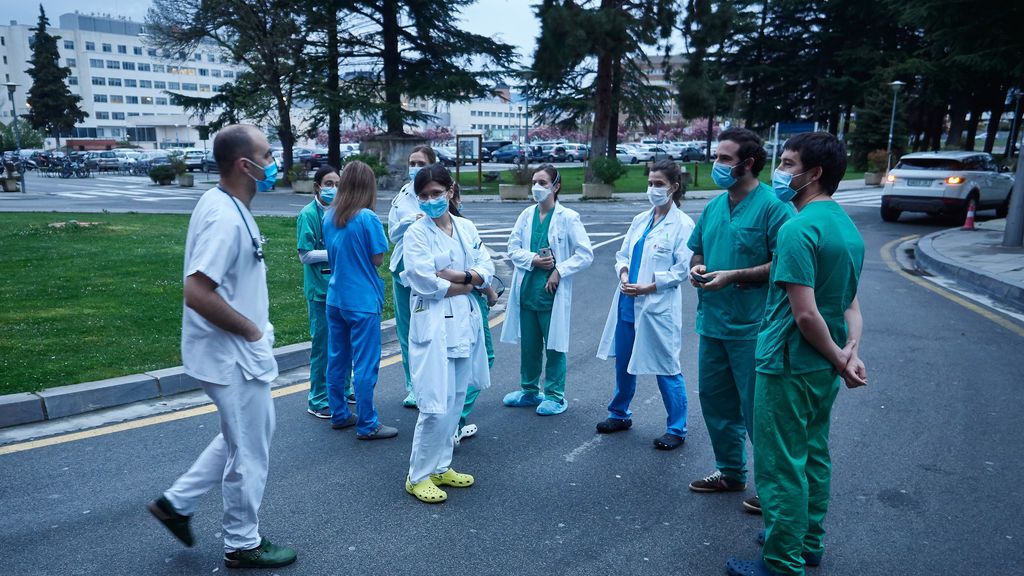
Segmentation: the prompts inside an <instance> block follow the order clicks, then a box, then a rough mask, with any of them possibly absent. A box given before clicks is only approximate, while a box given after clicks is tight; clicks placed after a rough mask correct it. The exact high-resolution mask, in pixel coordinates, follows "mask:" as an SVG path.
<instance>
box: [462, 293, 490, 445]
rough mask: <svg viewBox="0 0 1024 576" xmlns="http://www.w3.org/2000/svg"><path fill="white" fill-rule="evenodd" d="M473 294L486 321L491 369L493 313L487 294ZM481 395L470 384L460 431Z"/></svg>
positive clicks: (463, 408) (477, 389)
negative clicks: (491, 321)
mask: <svg viewBox="0 0 1024 576" xmlns="http://www.w3.org/2000/svg"><path fill="white" fill-rule="evenodd" d="M473 296H474V297H475V298H476V303H477V304H478V305H479V306H480V315H481V317H482V318H483V321H484V346H485V347H486V348H487V369H488V370H490V369H491V368H493V367H494V344H493V343H492V342H491V324H490V318H488V316H490V314H491V307H490V306H488V305H487V296H484V295H483V294H481V293H479V292H477V291H475V290H474V291H473ZM479 395H480V389H479V388H474V387H473V386H470V387H469V388H467V389H466V403H465V404H463V406H462V417H461V418H459V429H458V432H462V428H463V427H464V426H465V425H466V421H467V419H468V418H469V413H470V412H472V411H473V404H475V403H476V398H477V396H479Z"/></svg>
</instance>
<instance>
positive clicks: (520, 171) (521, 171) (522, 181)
mask: <svg viewBox="0 0 1024 576" xmlns="http://www.w3.org/2000/svg"><path fill="white" fill-rule="evenodd" d="M533 171H534V169H533V168H530V166H528V165H527V163H526V162H523V163H521V164H517V165H516V166H515V167H513V168H512V169H511V170H509V174H511V176H512V183H513V184H515V185H517V186H529V185H531V184H533Z"/></svg>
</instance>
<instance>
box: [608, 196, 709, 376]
mask: <svg viewBox="0 0 1024 576" xmlns="http://www.w3.org/2000/svg"><path fill="white" fill-rule="evenodd" d="M653 210H654V209H653V208H652V209H651V210H646V211H644V212H641V213H640V214H637V216H636V217H635V218H633V223H632V224H631V225H630V226H629V232H627V233H626V237H625V238H623V239H622V247H621V248H619V251H618V252H616V253H615V276H616V277H618V276H619V271H620V270H622V269H623V268H626V269H629V264H630V258H631V256H632V254H633V247H634V246H636V243H637V242H639V241H640V237H641V236H643V233H644V230H645V229H646V228H647V223H648V222H650V220H651V214H652V213H653ZM693 228H694V224H693V219H692V218H690V217H689V216H687V215H686V213H685V212H683V211H682V210H680V209H679V208H677V207H676V206H675V205H674V204H673V205H672V208H671V209H670V210H669V212H668V214H667V215H665V219H664V220H663V221H662V222H660V223H659V224H658V226H657V227H655V228H654V229H653V230H651V232H650V233H649V234H648V235H647V240H646V242H645V243H644V251H643V257H642V259H641V261H640V269H639V271H638V274H637V282H636V283H637V284H651V283H653V284H654V285H655V286H657V290H656V291H655V292H653V293H651V294H645V295H643V296H637V297H636V301H635V303H634V305H633V310H634V315H635V316H634V318H635V322H634V325H635V327H636V339H635V340H634V341H633V356H632V357H631V358H630V360H629V366H628V367H627V368H626V371H627V372H629V373H630V374H636V375H639V374H655V375H658V374H662V375H672V374H679V373H680V372H682V369H681V368H680V366H679V350H680V348H681V347H682V345H683V301H682V291H681V289H680V286H681V285H683V284H684V283H685V282H686V281H687V278H688V277H689V273H690V257H691V256H692V255H693V252H692V251H691V250H690V249H689V248H687V247H686V242H687V241H688V240H689V239H690V234H691V233H692V232H693ZM619 295H620V292H619V287H618V286H616V288H615V295H614V296H613V297H612V306H611V309H610V310H609V311H608V319H607V321H606V322H605V325H604V333H603V334H602V335H601V343H600V344H599V345H598V348H597V357H598V358H600V359H602V360H606V359H608V358H609V357H613V356H615V324H616V323H617V322H618V317H619Z"/></svg>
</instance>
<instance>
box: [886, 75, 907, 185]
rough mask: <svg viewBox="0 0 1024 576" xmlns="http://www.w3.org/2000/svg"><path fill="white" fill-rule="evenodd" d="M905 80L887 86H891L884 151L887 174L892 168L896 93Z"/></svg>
mask: <svg viewBox="0 0 1024 576" xmlns="http://www.w3.org/2000/svg"><path fill="white" fill-rule="evenodd" d="M904 84H906V82H900V81H899V80H896V81H895V82H890V83H889V86H892V114H891V115H890V116H889V146H888V147H887V148H886V151H885V173H886V174H888V173H889V170H891V169H892V136H893V130H894V129H895V128H896V95H897V94H899V93H900V88H902V87H903V86H904Z"/></svg>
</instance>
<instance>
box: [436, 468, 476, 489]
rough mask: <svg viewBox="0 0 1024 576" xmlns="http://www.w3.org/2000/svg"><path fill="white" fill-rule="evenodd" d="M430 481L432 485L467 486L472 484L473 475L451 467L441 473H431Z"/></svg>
mask: <svg viewBox="0 0 1024 576" xmlns="http://www.w3.org/2000/svg"><path fill="white" fill-rule="evenodd" d="M430 481H431V482H433V483H434V486H451V487H452V488H469V487H470V486H472V485H473V477H472V476H470V475H469V474H460V473H458V472H456V471H455V470H452V469H451V468H449V469H447V470H445V471H444V472H443V473H441V474H431V475H430Z"/></svg>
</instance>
